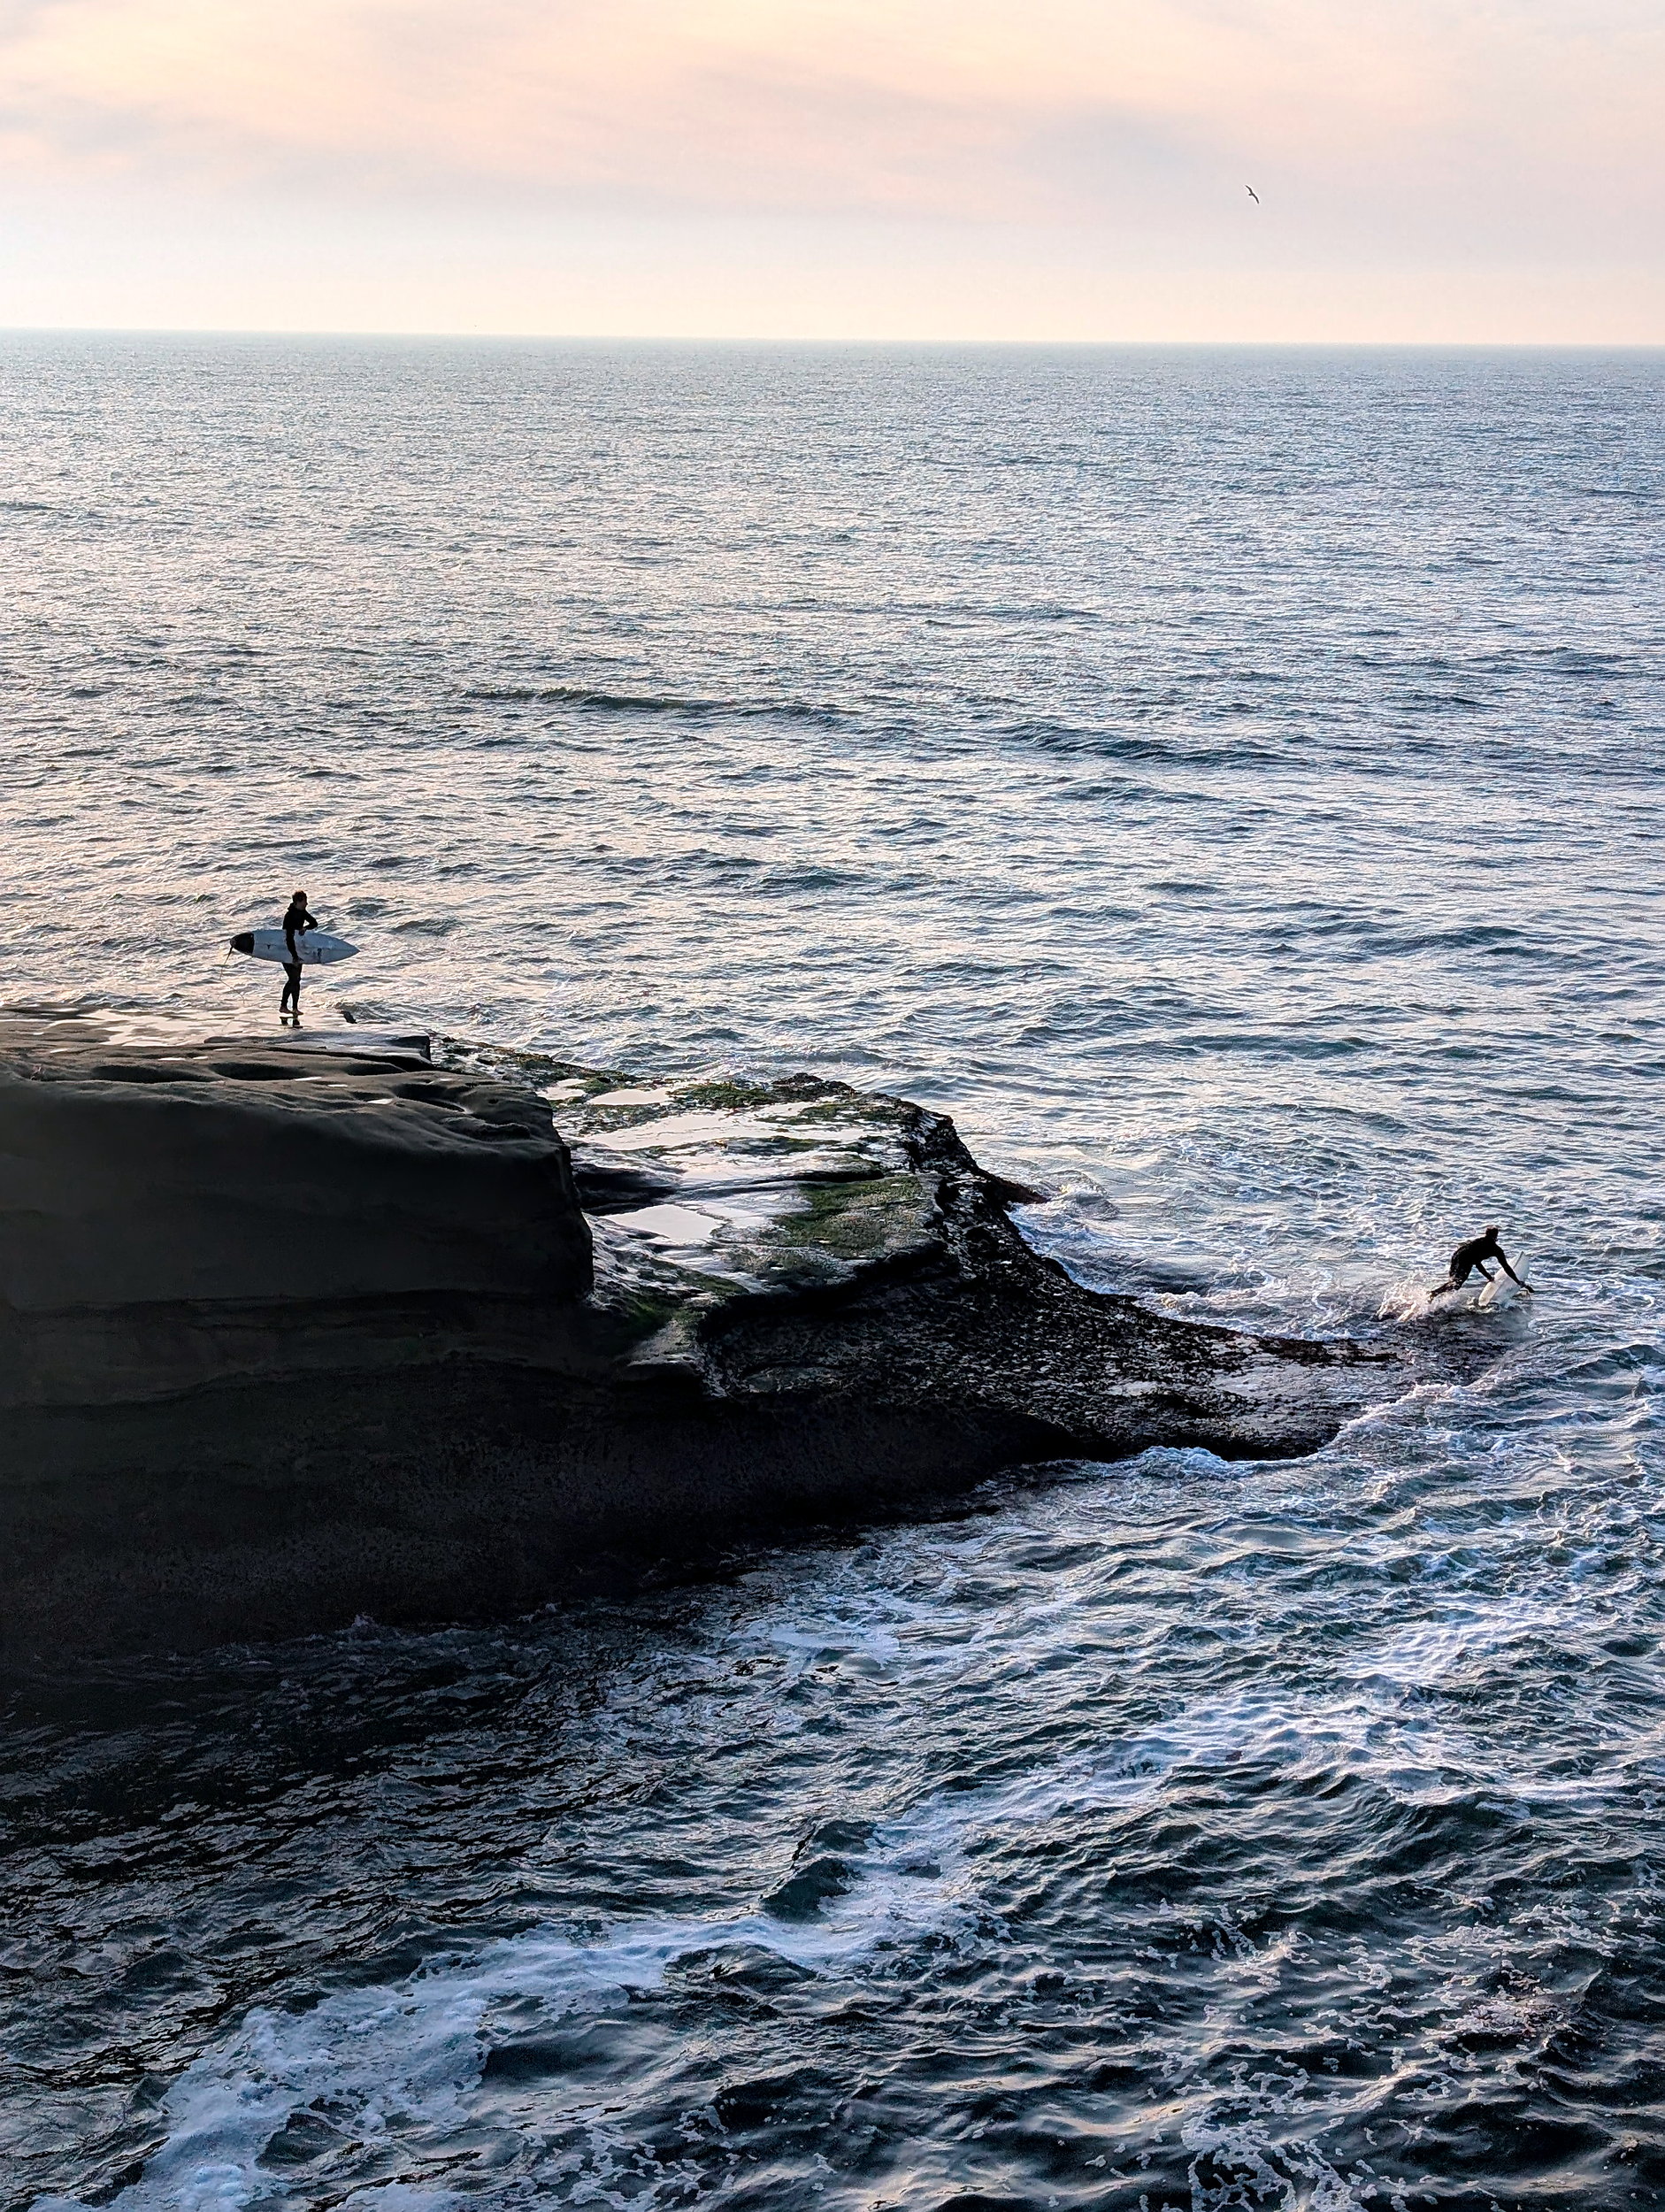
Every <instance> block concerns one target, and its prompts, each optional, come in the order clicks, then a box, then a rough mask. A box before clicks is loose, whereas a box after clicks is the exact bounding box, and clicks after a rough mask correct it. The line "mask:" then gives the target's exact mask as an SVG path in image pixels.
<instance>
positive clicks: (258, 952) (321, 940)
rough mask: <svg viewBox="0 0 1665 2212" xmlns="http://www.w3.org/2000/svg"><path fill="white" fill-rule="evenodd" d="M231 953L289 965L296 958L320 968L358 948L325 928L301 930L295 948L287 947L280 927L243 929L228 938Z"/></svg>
mask: <svg viewBox="0 0 1665 2212" xmlns="http://www.w3.org/2000/svg"><path fill="white" fill-rule="evenodd" d="M231 949H232V950H233V951H234V952H240V953H242V954H243V955H244V956H246V957H247V958H249V959H250V960H276V961H278V962H280V964H282V965H283V966H285V967H288V964H289V962H290V961H291V960H292V959H293V960H298V961H299V962H300V963H301V965H302V966H303V968H322V967H326V966H327V965H328V964H329V963H330V962H331V961H332V960H350V959H351V958H352V956H353V955H354V954H355V953H356V952H357V949H358V948H357V945H349V943H348V941H347V940H346V939H345V938H344V937H334V936H332V935H331V934H330V933H329V931H328V930H326V929H308V930H303V931H302V933H300V935H299V936H297V937H296V939H295V950H294V952H293V953H291V952H290V950H289V946H288V939H287V938H286V937H285V936H284V934H283V932H282V931H281V930H280V929H245V930H242V931H240V932H239V933H238V934H237V935H236V936H235V937H234V938H233V939H232V941H231Z"/></svg>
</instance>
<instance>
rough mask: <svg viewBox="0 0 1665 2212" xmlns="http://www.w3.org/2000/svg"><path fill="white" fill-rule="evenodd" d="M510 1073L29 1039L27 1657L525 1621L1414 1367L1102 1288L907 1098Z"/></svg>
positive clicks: (52, 1027)
mask: <svg viewBox="0 0 1665 2212" xmlns="http://www.w3.org/2000/svg"><path fill="white" fill-rule="evenodd" d="M506 1071H507V1072H508V1073H512V1072H513V1071H512V1069H510V1064H509V1063H507V1061H506V1060H504V1059H503V1058H502V1057H501V1056H500V1057H499V1059H498V1060H496V1061H495V1062H494V1061H493V1060H491V1059H490V1058H489V1057H488V1056H476V1061H475V1064H474V1065H472V1067H471V1066H467V1065H457V1066H452V1067H449V1068H434V1067H431V1066H429V1065H428V1064H426V1041H403V1042H401V1041H392V1040H386V1039H383V1040H375V1041H369V1040H365V1041H359V1040H355V1041H354V1042H353V1045H352V1046H351V1047H349V1048H342V1049H340V1050H326V1051H319V1050H318V1049H317V1048H314V1047H313V1046H312V1045H311V1041H310V1040H308V1041H303V1040H301V1039H298V1038H285V1039H283V1040H281V1041H262V1042H260V1043H257V1044H255V1043H248V1042H230V1043H207V1044H203V1043H190V1044H185V1043H181V1044H177V1045H171V1044H150V1045H143V1046H140V1045H132V1044H127V1045H124V1044H121V1043H119V1042H117V1041H115V1040H114V1039H113V1037H112V1036H111V1033H109V1032H108V1031H106V1030H104V1029H103V1028H101V1027H100V1026H99V1025H96V1024H94V1023H90V1022H87V1021H81V1020H74V1019H64V1020H59V1021H46V1020H38V1021H30V1022H24V1021H20V1020H12V1021H10V1022H6V1023H0V1238H3V1239H4V1245H3V1247H0V1269H3V1270H4V1274H3V1275H0V1301H3V1302H0V1416H3V1417H4V1442H3V1443H0V1545H3V1546H4V1562H5V1564H4V1566H0V1601H3V1602H4V1609H5V1619H6V1632H7V1638H8V1643H9V1647H11V1648H12V1649H13V1650H21V1651H34V1650H41V1649H42V1648H52V1647H62V1646H65V1645H68V1644H72V1643H74V1644H83V1645H84V1644H88V1643H91V1644H107V1645H119V1644H123V1643H134V1642H161V1643H166V1642H175V1643H182V1642H191V1641H203V1640H217V1639H220V1638H224V1637H226V1636H246V1635H254V1634H267V1633H283V1632H290V1631H294V1630H296V1629H302V1628H311V1627H323V1626H329V1625H334V1624H339V1623H341V1622H344V1621H348V1620H350V1619H351V1618H353V1617H355V1616H356V1615H357V1614H359V1613H362V1612H370V1613H372V1614H375V1615H377V1616H379V1617H383V1618H388V1619H392V1618H411V1617H443V1616H455V1615H457V1614H464V1613H481V1612H488V1611H492V1610H496V1609H504V1608H511V1607H515V1606H518V1605H526V1604H531V1603H534V1602H537V1601H539V1600H541V1599H542V1598H544V1597H546V1596H548V1595H549V1594H551V1593H552V1592H554V1591H556V1590H557V1589H558V1588H559V1587H561V1586H562V1585H563V1583H564V1582H565V1581H569V1580H570V1578H572V1575H573V1573H574V1572H575V1571H577V1570H578V1569H579V1567H580V1566H581V1564H582V1563H584V1562H586V1561H593V1560H595V1558H596V1557H597V1556H598V1555H603V1554H609V1553H610V1554H615V1555H617V1554H625V1555H635V1556H642V1555H648V1554H651V1553H653V1552H656V1551H659V1552H663V1551H664V1550H667V1549H670V1550H683V1551H686V1550H687V1549H690V1548H697V1547H698V1546H700V1545H702V1544H703V1543H706V1542H709V1541H711V1540H715V1539H717V1538H719V1537H721V1536H723V1535H725V1534H727V1533H730V1532H733V1531H735V1530H736V1529H738V1528H740V1527H745V1526H752V1527H761V1526H767V1525H782V1524H784V1523H786V1522H789V1521H791V1520H792V1519H794V1518H802V1517H825V1516H826V1515H828V1514H830V1513H833V1512H849V1511H873V1510H894V1509H898V1508H905V1507H906V1505H907V1504H908V1503H909V1502H910V1501H915V1500H919V1499H923V1498H925V1497H926V1496H928V1495H930V1494H942V1493H944V1492H947V1491H949V1490H951V1489H954V1488H955V1487H961V1486H966V1485H968V1484H970V1483H972V1482H975V1481H976V1480H978V1479H980V1478H982V1477H985V1476H986V1475H988V1474H991V1473H993V1472H994V1471H998V1470H999V1469H1001V1468H1002V1467H1007V1466H1011V1465H1013V1464H1016V1463H1022V1462H1025V1461H1040V1460H1047V1459H1058V1458H1063V1457H1076V1456H1092V1457H1099V1458H1113V1457H1116V1456H1120V1455H1124V1454H1127V1453H1131V1452H1134V1451H1138V1450H1141V1449H1143V1448H1146V1447H1147V1446H1148V1445H1150V1444H1153V1443H1169V1444H1201V1445H1206V1446H1208V1448H1211V1449H1213V1450H1215V1451H1216V1452H1218V1453H1221V1454H1222V1455H1227V1456H1242V1455H1255V1456H1271V1455H1283V1454H1290V1453H1296V1452H1303V1451H1309V1450H1312V1449H1314V1448H1316V1447H1317V1446H1318V1445H1320V1444H1322V1443H1323V1442H1324V1441H1325V1440H1327V1439H1328V1438H1329V1437H1330V1436H1331V1435H1333V1434H1334V1432H1335V1431H1336V1429H1337V1428H1338V1427H1339V1425H1341V1423H1342V1422H1343V1421H1345V1420H1346V1419H1347V1418H1348V1417H1350V1416H1351V1415H1352V1414H1354V1412H1356V1411H1357V1410H1358V1409H1361V1408H1362V1406H1364V1405H1365V1404H1367V1403H1369V1402H1372V1401H1380V1400H1383V1399H1385V1398H1388V1397H1391V1396H1393V1395H1397V1394H1399V1393H1400V1392H1401V1391H1402V1390H1403V1389H1404V1388H1405V1387H1407V1386H1408V1382H1409V1381H1410V1379H1413V1375H1414V1368H1413V1365H1412V1361H1413V1357H1414V1356H1415V1351H1414V1344H1413V1340H1411V1339H1407V1340H1404V1341H1403V1342H1402V1343H1400V1344H1398V1345H1384V1344H1377V1345H1375V1346H1371V1347H1360V1346H1355V1345H1351V1344H1317V1343H1308V1342H1305V1341H1302V1340H1285V1339H1271V1338H1257V1337H1250V1336H1246V1335H1242V1334H1239V1333H1233V1332H1231V1331H1227V1330H1222V1329H1216V1328H1207V1327H1200V1326H1197V1325H1191V1324H1187V1323H1183V1322H1178V1321H1174V1320H1171V1319H1168V1318H1166V1317H1162V1316H1161V1315H1158V1314H1155V1313H1152V1312H1150V1311H1148V1310H1147V1309H1145V1308H1144V1307H1142V1306H1141V1305H1139V1303H1138V1302H1136V1301H1133V1300H1131V1299H1124V1298H1113V1297H1103V1296H1100V1295H1098V1294H1094V1293H1092V1292H1089V1291H1087V1290H1085V1289H1083V1288H1082V1287H1081V1286H1078V1284H1076V1283H1075V1282H1074V1281H1072V1280H1071V1279H1070V1277H1069V1276H1068V1275H1066V1274H1065V1273H1064V1271H1063V1270H1062V1269H1061V1268H1060V1267H1058V1266H1057V1265H1056V1264H1055V1263H1053V1262H1051V1261H1049V1260H1047V1259H1044V1258H1042V1257H1040V1256H1038V1255H1037V1254H1036V1253H1034V1252H1033V1251H1032V1250H1031V1249H1030V1248H1029V1247H1028V1246H1027V1245H1026V1244H1025V1243H1024V1240H1023V1239H1022V1237H1021V1236H1020V1235H1019V1233H1018V1232H1017V1229H1016V1228H1015V1227H1014V1225H1013V1224H1012V1222H1011V1220H1010V1218H1009V1215H1008V1212H1007V1207H1008V1205H1009V1204H1010V1203H1011V1202H1013V1201H1014V1199H1015V1198H1021V1197H1022V1196H1023V1195H1024V1194H1020V1193H1014V1192H1012V1191H1011V1189H1010V1188H1009V1187H1007V1186H1003V1185H1001V1184H1000V1183H999V1182H998V1181H997V1180H996V1179H993V1178H991V1177H989V1176H987V1175H986V1174H985V1173H984V1172H983V1171H981V1170H979V1169H978V1167H977V1165H976V1164H975V1163H974V1162H973V1161H972V1160H971V1157H970V1156H969V1155H968V1154H967V1152H966V1151H965V1149H964V1147H963V1145H962V1144H961V1143H960V1141H959V1139H958V1138H957V1136H956V1135H955V1132H954V1129H953V1126H952V1124H950V1123H949V1122H948V1121H947V1120H945V1119H944V1118H941V1117H940V1116H935V1115H931V1114H926V1113H924V1112H922V1111H921V1110H918V1109H917V1108H915V1107H912V1106H909V1105H908V1104H906V1103H905V1102H902V1101H900V1100H895V1099H888V1098H882V1097H872V1096H868V1095H864V1094H860V1093H857V1092H855V1091H852V1090H849V1089H848V1088H846V1087H843V1086H841V1085H836V1084H826V1083H822V1082H819V1081H817V1080H815V1079H811V1078H808V1077H799V1078H794V1079H790V1080H788V1081H786V1082H784V1083H779V1084H775V1085H772V1086H748V1085H736V1084H730V1083H721V1084H710V1083H706V1084H698V1083H695V1084H681V1085H677V1086H671V1087H641V1086H633V1085H631V1084H630V1083H629V1082H627V1081H625V1080H622V1079H619V1078H618V1077H616V1076H610V1075H604V1074H597V1073H594V1072H591V1071H585V1070H581V1069H571V1070H567V1071H560V1073H559V1079H557V1080H556V1081H554V1082H553V1083H551V1082H549V1081H548V1076H549V1064H548V1063H542V1064H540V1066H539V1070H538V1072H539V1074H540V1075H541V1076H542V1077H543V1078H544V1079H545V1082H544V1095H543V1096H540V1095H539V1094H537V1093H536V1092H534V1091H533V1089H532V1088H530V1087H528V1085H527V1084H526V1081H525V1080H515V1079H506ZM552 1108H553V1110H554V1113H555V1115H556V1117H557V1118H558V1119H559V1121H560V1124H561V1126H562V1129H563V1131H564V1135H565V1138H566V1139H567V1140H568V1141H570V1144H571V1151H570V1152H569V1149H568V1142H567V1141H563V1137H562V1136H560V1135H557V1134H556V1130H555V1128H554V1126H553V1125H552V1122H551V1109H552Z"/></svg>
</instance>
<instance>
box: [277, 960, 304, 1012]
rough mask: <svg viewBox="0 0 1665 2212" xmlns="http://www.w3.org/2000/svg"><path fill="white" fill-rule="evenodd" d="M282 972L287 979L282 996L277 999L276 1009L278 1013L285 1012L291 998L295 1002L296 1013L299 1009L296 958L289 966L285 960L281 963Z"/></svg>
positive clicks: (299, 967) (299, 990) (298, 971)
mask: <svg viewBox="0 0 1665 2212" xmlns="http://www.w3.org/2000/svg"><path fill="white" fill-rule="evenodd" d="M283 972H284V974H285V975H286V976H287V977H288V982H287V983H286V984H285V985H284V987H283V996H282V997H281V998H280V1000H279V1001H278V1011H279V1013H280V1014H287V1013H288V1010H289V1002H290V1000H291V999H293V1000H294V1002H295V1012H296V1013H297V1014H298V1013H299V1012H300V1010H301V964H300V962H299V961H298V960H297V961H295V964H293V966H291V964H289V962H288V961H287V960H286V961H285V962H284V964H283Z"/></svg>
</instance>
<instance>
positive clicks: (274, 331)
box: [0, 323, 1665, 353]
mask: <svg viewBox="0 0 1665 2212" xmlns="http://www.w3.org/2000/svg"><path fill="white" fill-rule="evenodd" d="M0 338H268V339H269V338H298V339H335V340H344V339H364V340H371V341H377V340H394V339H408V340H412V341H415V342H421V343H427V344H439V343H445V342H455V343H458V344H482V343H483V344H495V345H615V346H626V345H634V346H874V347H899V346H911V347H922V348H924V347H935V348H942V349H947V348H950V347H966V346H982V347H995V348H1001V349H1009V350H1011V351H1021V350H1025V349H1028V350H1035V349H1041V348H1053V349H1063V348H1070V349H1078V350H1086V349H1115V348H1124V349H1133V348H1150V347H1162V348H1166V349H1172V350H1174V351H1189V352H1204V351H1217V350H1220V349H1234V350H1238V351H1242V352H1262V353H1264V352H1275V351H1282V350H1289V351H1305V352H1317V351H1323V350H1328V351H1334V352H1349V353H1372V352H1374V353H1380V352H1400V353H1435V352H1441V353H1504V352H1507V353H1665V338H1230V337H1218V338H1171V337H1137V338H1135V337H1117V338H1081V337H1076V338H1065V337H1028V338H1014V337H1000V338H995V337H987V336H978V335H976V334H963V335H959V336H955V337H942V336H936V337H910V336H907V335H897V334H891V335H889V336H876V335H864V334H859V333H858V334H843V335H840V336H829V335H825V334H800V335H790V336H787V335H782V334H779V333H775V334H764V333H744V334H736V333H733V332H725V333H717V332H703V331H674V330H667V331H651V332H644V331H606V330H572V331H560V330H549V331H542V330H425V329H418V328H416V327H400V326H388V327H387V328H368V327H366V328H331V327H329V326H325V325H317V326H313V325H305V326H303V325H298V324H296V325H281V324H258V323H0Z"/></svg>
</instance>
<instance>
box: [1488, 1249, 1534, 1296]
mask: <svg viewBox="0 0 1665 2212" xmlns="http://www.w3.org/2000/svg"><path fill="white" fill-rule="evenodd" d="M1497 1263H1498V1265H1499V1266H1500V1268H1501V1269H1502V1270H1503V1272H1504V1273H1505V1274H1506V1275H1507V1276H1508V1279H1509V1280H1510V1282H1512V1283H1519V1284H1520V1286H1521V1288H1522V1289H1523V1291H1524V1292H1525V1293H1526V1294H1527V1296H1528V1297H1529V1298H1535V1297H1536V1296H1537V1295H1538V1293H1537V1292H1536V1291H1535V1290H1534V1289H1533V1288H1532V1286H1531V1283H1529V1282H1527V1281H1526V1280H1525V1279H1523V1277H1522V1276H1519V1275H1517V1274H1516V1273H1515V1270H1514V1269H1513V1268H1512V1267H1511V1266H1510V1265H1509V1263H1508V1261H1507V1260H1506V1259H1505V1258H1504V1256H1503V1255H1502V1254H1501V1252H1500V1253H1499V1254H1498V1256H1497Z"/></svg>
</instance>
